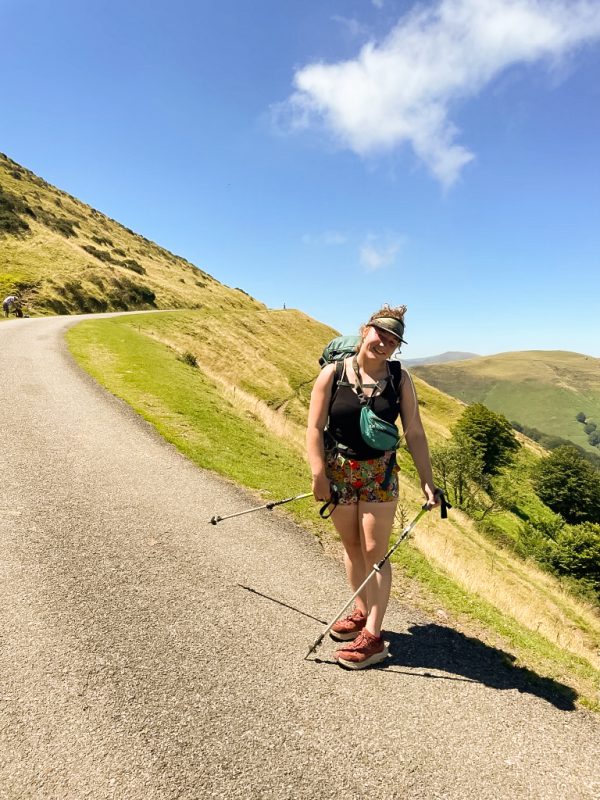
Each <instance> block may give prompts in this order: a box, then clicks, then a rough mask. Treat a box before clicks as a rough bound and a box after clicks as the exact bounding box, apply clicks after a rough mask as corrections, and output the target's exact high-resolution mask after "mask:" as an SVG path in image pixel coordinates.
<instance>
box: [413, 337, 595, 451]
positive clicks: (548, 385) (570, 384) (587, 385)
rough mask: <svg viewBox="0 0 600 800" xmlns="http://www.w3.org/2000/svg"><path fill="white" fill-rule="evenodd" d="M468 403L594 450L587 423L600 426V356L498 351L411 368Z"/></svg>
mask: <svg viewBox="0 0 600 800" xmlns="http://www.w3.org/2000/svg"><path fill="white" fill-rule="evenodd" d="M412 371H413V372H414V373H415V374H416V375H418V376H419V377H421V378H422V379H423V380H425V381H427V383H429V384H431V385H432V386H435V387H436V388H438V389H440V390H441V391H443V392H446V393H447V394H450V395H451V396H453V397H456V398H457V399H459V400H462V401H464V402H466V403H476V402H479V403H484V404H485V405H486V406H488V407H489V408H491V409H492V410H494V411H498V412H500V413H502V414H504V415H505V416H506V417H507V418H508V419H509V420H511V421H515V422H519V423H521V424H522V425H526V426H529V427H533V428H537V429H538V430H539V431H543V432H544V433H547V434H552V435H554V436H559V437H561V438H563V439H569V440H570V441H572V442H574V443H575V444H578V445H580V446H581V447H584V448H586V449H587V450H589V451H590V452H593V453H595V454H598V453H600V450H599V449H598V447H596V446H593V445H591V444H590V442H589V439H588V436H589V434H588V433H587V432H586V430H585V425H584V424H583V423H581V422H579V421H578V420H577V415H578V414H582V413H583V415H584V416H585V418H586V421H587V422H588V425H589V424H594V423H597V424H598V426H600V359H598V358H594V357H592V356H587V355H584V354H581V353H570V352H565V351H560V350H528V351H523V352H514V353H500V354H498V355H494V356H483V357H479V358H473V359H470V360H468V361H460V362H452V363H446V364H429V365H427V364H424V365H420V366H419V365H418V366H415V367H413V370H412Z"/></svg>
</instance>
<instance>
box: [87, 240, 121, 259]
mask: <svg viewBox="0 0 600 800" xmlns="http://www.w3.org/2000/svg"><path fill="white" fill-rule="evenodd" d="M81 246H82V248H83V249H84V250H85V252H86V253H89V254H90V255H91V256H94V258H97V259H98V260H99V261H106V262H108V263H109V264H119V263H120V262H119V261H116V259H114V258H113V257H112V256H111V254H110V253H109V252H108V251H107V250H98V248H96V247H94V245H93V244H83V245H81Z"/></svg>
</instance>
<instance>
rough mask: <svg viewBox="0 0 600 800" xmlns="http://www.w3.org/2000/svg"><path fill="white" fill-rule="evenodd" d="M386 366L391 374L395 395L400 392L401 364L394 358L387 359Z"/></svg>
mask: <svg viewBox="0 0 600 800" xmlns="http://www.w3.org/2000/svg"><path fill="white" fill-rule="evenodd" d="M388 366H389V368H390V375H391V376H392V383H393V384H394V390H395V392H396V394H397V395H399V394H400V384H401V383H402V364H401V363H400V362H399V361H397V360H396V359H394V360H393V361H388Z"/></svg>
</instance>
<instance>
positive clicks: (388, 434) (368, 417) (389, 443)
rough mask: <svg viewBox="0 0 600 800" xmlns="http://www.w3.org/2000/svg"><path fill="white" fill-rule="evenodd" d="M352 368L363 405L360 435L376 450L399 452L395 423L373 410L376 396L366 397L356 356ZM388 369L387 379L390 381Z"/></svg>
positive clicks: (357, 391)
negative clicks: (372, 403) (372, 404)
mask: <svg viewBox="0 0 600 800" xmlns="http://www.w3.org/2000/svg"><path fill="white" fill-rule="evenodd" d="M352 366H353V368H354V374H355V375H356V386H355V388H356V393H357V394H358V398H359V400H360V403H361V405H362V408H361V410H360V434H361V436H362V438H363V441H364V442H365V444H368V445H369V447H372V448H373V449H374V450H397V449H398V446H399V445H400V434H399V432H398V428H397V427H396V425H394V423H393V422H386V420H384V419H381V417H378V416H377V414H376V413H375V412H374V411H373V409H372V408H371V405H370V404H371V401H372V399H373V396H374V395H371V397H366V396H365V393H364V391H363V385H362V378H361V375H360V369H359V366H358V359H357V357H356V356H354V359H353V362H352ZM390 378H391V376H390V373H389V368H388V376H387V379H386V380H388V379H390Z"/></svg>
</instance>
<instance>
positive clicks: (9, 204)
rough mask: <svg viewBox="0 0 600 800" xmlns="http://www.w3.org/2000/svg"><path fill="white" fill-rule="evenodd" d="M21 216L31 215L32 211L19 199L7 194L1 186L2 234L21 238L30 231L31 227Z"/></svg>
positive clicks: (0, 224)
mask: <svg viewBox="0 0 600 800" xmlns="http://www.w3.org/2000/svg"><path fill="white" fill-rule="evenodd" d="M21 214H29V215H30V216H31V209H30V208H29V206H28V205H26V203H24V202H23V201H22V200H21V199H20V198H19V197H15V195H12V194H10V193H9V192H5V191H4V190H3V189H2V187H1V186H0V234H9V235H11V236H19V235H20V234H25V233H27V231H29V230H30V227H29V225H28V224H27V222H25V220H24V219H22V218H21Z"/></svg>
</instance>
